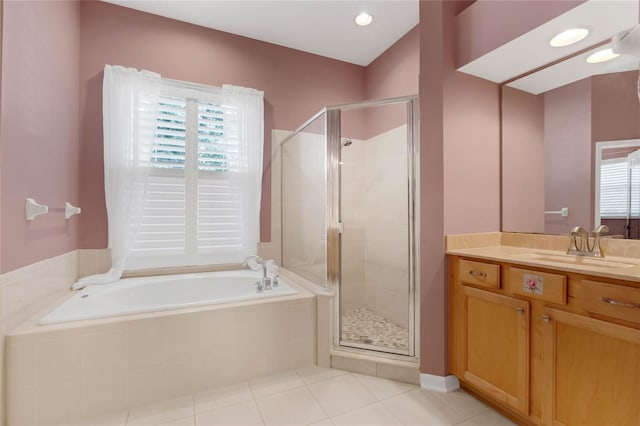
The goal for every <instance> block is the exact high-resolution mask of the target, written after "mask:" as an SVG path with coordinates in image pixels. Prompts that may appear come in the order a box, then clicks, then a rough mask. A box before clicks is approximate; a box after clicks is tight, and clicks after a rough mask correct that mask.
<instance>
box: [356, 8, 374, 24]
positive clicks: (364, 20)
mask: <svg viewBox="0 0 640 426" xmlns="http://www.w3.org/2000/svg"><path fill="white" fill-rule="evenodd" d="M355 21H356V25H359V26H361V27H366V26H367V25H369V24H370V23H372V22H373V16H371V15H369V14H368V13H367V12H362V13H361V14H360V15H358V16H356V19H355Z"/></svg>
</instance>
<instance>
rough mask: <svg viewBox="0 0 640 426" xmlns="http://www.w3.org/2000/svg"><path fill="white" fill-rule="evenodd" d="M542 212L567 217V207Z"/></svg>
mask: <svg viewBox="0 0 640 426" xmlns="http://www.w3.org/2000/svg"><path fill="white" fill-rule="evenodd" d="M544 214H559V215H560V216H562V217H568V216H569V207H563V208H561V209H560V210H557V211H546V212H544Z"/></svg>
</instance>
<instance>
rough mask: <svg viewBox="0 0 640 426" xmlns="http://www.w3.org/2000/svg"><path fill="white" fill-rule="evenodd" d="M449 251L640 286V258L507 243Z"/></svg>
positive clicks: (455, 254)
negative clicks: (570, 252) (571, 251)
mask: <svg viewBox="0 0 640 426" xmlns="http://www.w3.org/2000/svg"><path fill="white" fill-rule="evenodd" d="M447 254H448V255H452V256H463V257H466V258H473V259H479V260H488V261H494V262H504V263H511V264H514V265H522V266H529V267H535V268H546V269H555V270H560V271H565V272H572V273H577V274H585V275H593V276H598V277H604V278H611V279H616V280H625V281H630V282H633V283H637V284H638V285H637V286H639V287H640V259H635V258H626V257H614V256H606V257H604V258H594V257H586V256H573V255H568V254H566V253H565V252H563V251H558V250H545V249H537V248H525V247H513V246H506V245H494V246H485V247H475V248H455V249H447Z"/></svg>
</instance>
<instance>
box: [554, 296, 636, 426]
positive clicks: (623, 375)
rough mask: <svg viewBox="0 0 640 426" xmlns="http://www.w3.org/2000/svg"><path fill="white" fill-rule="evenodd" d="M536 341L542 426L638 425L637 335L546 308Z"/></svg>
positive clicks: (633, 330)
mask: <svg viewBox="0 0 640 426" xmlns="http://www.w3.org/2000/svg"><path fill="white" fill-rule="evenodd" d="M542 336H543V337H542V338H543V356H542V363H543V371H544V377H543V389H544V396H543V398H544V400H543V407H542V409H543V413H542V417H543V420H544V424H545V425H566V426H572V425H594V426H602V425H616V426H625V425H628V426H638V425H640V399H639V398H640V330H636V329H633V328H629V327H624V326H620V325H617V324H612V323H608V322H605V321H601V320H596V319H593V318H589V317H586V316H581V315H576V314H572V313H569V312H564V311H559V310H555V309H549V308H547V309H545V310H544V316H543V332H542Z"/></svg>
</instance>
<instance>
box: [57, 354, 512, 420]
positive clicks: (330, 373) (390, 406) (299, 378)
mask: <svg viewBox="0 0 640 426" xmlns="http://www.w3.org/2000/svg"><path fill="white" fill-rule="evenodd" d="M80 425H83V426H85V425H92V426H124V425H127V426H160V425H163V426H169V425H171V426H187V425H189V426H195V425H199V426H202V425H204V426H217V425H225V426H227V425H228V426H234V425H237V426H254V425H267V426H269V425H291V426H303V425H312V426H325V425H326V426H392V425H415V426H418V425H420V426H423V425H434V426H436V425H438V426H439V425H443V426H444V425H460V426H484V425H486V426H503V425H505V426H506V425H514V423H512V422H510V421H509V420H507V419H505V418H504V417H502V416H501V415H500V414H498V413H497V412H495V411H494V410H493V409H491V408H489V407H488V406H487V405H485V404H483V403H481V402H479V401H478V400H476V399H475V398H473V397H471V396H470V395H468V394H467V393H465V392H463V391H457V392H452V393H448V394H441V393H435V392H428V391H424V390H421V389H420V388H418V387H417V386H413V385H409V384H406V383H401V382H395V381H392V380H386V379H381V378H378V377H370V376H362V375H359V374H353V373H349V372H346V371H341V370H334V369H327V368H321V367H316V366H311V367H306V368H301V369H298V370H296V371H292V372H289V373H284V374H279V375H276V376H272V377H268V378H265V379H260V380H254V381H251V382H248V383H240V384H237V385H232V386H228V387H224V388H216V389H211V390H208V391H205V392H200V393H197V394H194V395H190V396H186V397H182V398H176V399H172V400H168V401H162V402H158V403H154V404H151V405H147V406H143V407H138V408H134V409H131V410H129V411H127V412H122V413H118V414H115V415H110V416H104V417H102V418H99V419H93V420H87V421H83V422H79V423H76V424H74V425H73V426H80ZM69 426H71V425H69Z"/></svg>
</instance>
